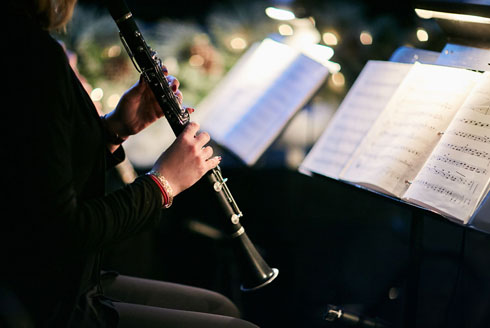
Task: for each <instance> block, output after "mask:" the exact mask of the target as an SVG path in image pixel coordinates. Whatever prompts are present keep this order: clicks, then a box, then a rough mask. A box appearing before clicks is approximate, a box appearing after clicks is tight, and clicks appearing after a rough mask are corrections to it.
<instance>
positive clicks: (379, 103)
mask: <svg viewBox="0 0 490 328" xmlns="http://www.w3.org/2000/svg"><path fill="white" fill-rule="evenodd" d="M411 67H412V64H402V63H396V62H387V61H368V62H367V63H366V65H365V66H364V68H363V70H362V71H361V73H360V74H359V76H358V77H357V79H356V81H355V82H354V84H353V85H352V87H351V89H350V90H349V92H348V94H347V96H346V97H345V99H344V100H343V101H342V103H341V105H340V106H339V108H338V109H337V112H336V113H335V115H334V117H333V118H332V120H331V122H330V123H329V124H328V127H327V129H326V130H325V131H324V132H323V134H322V135H321V137H320V138H319V139H318V141H317V142H316V143H315V145H314V147H313V148H312V149H311V151H310V152H309V153H308V155H307V156H306V158H305V160H304V161H303V163H302V164H301V166H300V171H302V172H315V173H318V174H322V175H325V176H328V177H331V178H334V179H338V177H339V174H340V172H341V171H342V169H343V168H344V166H345V165H346V164H347V162H348V160H349V159H350V157H351V156H352V154H353V153H354V151H355V149H356V148H357V146H358V145H359V144H360V142H361V141H362V138H364V136H365V135H366V133H367V132H368V131H369V129H370V128H371V125H372V124H373V122H374V121H375V120H376V118H377V117H378V115H379V113H380V112H381V111H382V110H383V109H384V107H385V106H386V104H387V103H388V101H389V100H390V98H391V96H392V95H393V93H394V92H395V90H396V88H397V87H398V86H399V85H400V83H401V81H402V80H403V78H404V77H405V76H406V74H407V73H408V71H409V69H410V68H411Z"/></svg>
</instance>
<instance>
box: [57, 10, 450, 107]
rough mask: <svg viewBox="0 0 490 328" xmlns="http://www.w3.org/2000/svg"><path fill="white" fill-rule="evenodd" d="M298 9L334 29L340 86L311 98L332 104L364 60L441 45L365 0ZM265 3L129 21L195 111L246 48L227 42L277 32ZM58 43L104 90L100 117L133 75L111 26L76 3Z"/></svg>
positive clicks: (412, 20)
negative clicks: (363, 37) (365, 36)
mask: <svg viewBox="0 0 490 328" xmlns="http://www.w3.org/2000/svg"><path fill="white" fill-rule="evenodd" d="M298 3H299V4H301V5H302V6H304V7H303V8H302V10H303V12H305V13H308V15H311V16H312V17H313V18H314V20H315V23H316V27H317V29H318V30H319V32H320V33H324V32H326V31H335V33H336V35H338V38H339V42H338V44H337V45H335V46H332V47H333V48H334V50H335V54H334V56H333V58H332V59H331V60H332V61H334V62H337V63H339V64H340V66H341V68H342V69H341V72H342V74H343V76H344V78H345V85H343V86H341V87H338V86H334V85H332V84H331V83H327V84H326V85H325V87H324V88H322V89H321V90H320V93H319V97H323V98H325V99H330V100H333V101H337V102H338V101H340V100H341V99H342V98H343V97H344V96H345V93H346V92H347V90H348V89H349V87H350V86H351V85H352V83H353V82H354V81H355V79H356V77H357V75H358V74H359V72H360V71H361V69H362V67H363V66H364V65H365V63H366V62H367V61H368V60H370V59H379V60H388V59H389V57H390V56H391V54H392V53H393V52H394V51H395V50H396V49H397V48H398V47H400V46H413V47H417V48H423V49H429V50H436V51H440V50H441V49H442V46H443V44H444V39H443V37H442V35H441V32H440V31H439V29H438V27H437V25H435V23H434V22H432V21H423V20H420V19H418V18H417V17H416V16H415V13H414V12H413V10H410V8H407V9H405V10H406V12H402V13H401V14H400V12H389V11H386V10H385V11H377V10H375V9H376V8H373V6H371V5H369V2H366V1H311V0H310V1H303V2H301V1H298ZM269 4H270V3H269V2H268V1H247V2H236V1H235V2H234V1H231V2H227V1H224V2H223V3H222V4H219V2H215V3H214V5H213V6H209V8H208V10H207V11H206V12H203V13H202V14H201V15H200V16H199V17H195V18H192V17H179V18H172V17H167V16H162V17H160V18H158V19H153V20H147V21H142V20H137V22H138V25H139V27H140V29H141V30H142V32H143V35H144V36H145V39H146V41H147V43H148V44H149V45H150V46H151V47H152V48H153V49H154V50H156V51H157V53H158V56H159V57H160V58H161V59H162V60H163V62H164V64H165V65H166V66H167V67H168V69H169V72H170V74H173V75H175V76H177V77H178V79H179V81H180V83H181V87H180V89H181V91H182V92H183V94H184V100H185V102H186V104H187V105H188V106H195V105H196V104H197V103H198V102H199V101H200V100H201V99H202V98H203V97H205V96H206V94H207V93H208V92H209V91H210V90H211V89H212V88H213V87H214V86H216V84H217V83H218V82H219V80H220V79H221V78H222V77H223V76H224V74H226V72H227V71H228V70H229V69H230V68H231V67H232V66H233V64H234V63H235V62H236V61H237V59H238V58H239V57H240V55H241V54H242V53H243V52H244V51H245V50H246V48H244V49H233V48H232V47H230V42H231V40H232V39H233V38H236V37H239V38H241V39H243V40H244V41H245V42H246V46H247V47H248V46H250V45H251V44H253V43H255V42H259V41H261V40H263V39H264V38H265V37H267V36H270V35H273V34H277V30H278V26H279V24H281V22H278V21H273V20H271V19H270V18H268V17H267V16H266V15H265V14H264V9H265V8H266V7H267V6H268V5H269ZM135 16H136V15H135ZM137 18H138V17H137ZM418 27H423V28H424V29H425V30H426V31H427V32H428V33H429V36H430V38H429V42H424V43H422V42H420V41H418V40H417V38H416V29H417V28H418ZM362 31H368V32H369V33H370V34H371V35H372V37H373V43H372V44H371V45H367V46H366V45H363V44H361V42H360V41H359V35H360V33H361V32H362ZM58 38H59V39H61V40H62V41H64V42H65V44H66V45H67V47H68V49H71V50H72V51H74V52H75V53H76V54H77V55H78V68H79V71H80V72H81V74H82V75H83V76H85V78H86V79H87V80H88V82H89V83H90V84H91V86H92V87H94V88H101V89H102V90H103V91H104V98H103V99H102V107H103V108H104V110H105V111H106V110H110V109H111V108H109V107H110V106H113V105H114V104H113V103H111V104H110V105H109V104H107V102H104V100H108V99H109V98H110V95H121V94H122V93H123V92H124V91H125V90H126V89H127V88H128V87H130V86H131V85H132V84H133V83H134V82H136V81H137V79H138V73H137V71H136V70H135V69H134V67H132V66H133V65H132V63H131V61H130V60H129V57H128V56H127V54H126V52H125V50H124V48H123V47H122V44H121V42H120V40H119V35H118V31H117V28H116V26H115V23H114V21H113V20H112V18H111V17H110V16H109V15H108V14H107V12H106V10H104V9H103V8H100V7H96V6H94V5H93V4H86V3H85V4H84V3H83V2H81V3H79V4H78V5H77V8H76V10H75V14H74V17H73V20H72V22H71V23H70V25H69V26H68V29H67V32H66V34H63V35H59V36H58ZM193 56H194V57H193ZM196 58H197V60H196ZM193 59H194V60H193Z"/></svg>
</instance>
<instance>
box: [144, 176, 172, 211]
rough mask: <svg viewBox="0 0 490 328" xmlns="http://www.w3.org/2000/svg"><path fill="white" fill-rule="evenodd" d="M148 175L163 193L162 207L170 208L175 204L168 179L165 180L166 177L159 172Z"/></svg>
mask: <svg viewBox="0 0 490 328" xmlns="http://www.w3.org/2000/svg"><path fill="white" fill-rule="evenodd" d="M147 175H149V176H150V177H151V178H152V180H153V181H155V183H156V184H157V186H158V187H159V188H160V191H161V192H162V197H163V205H162V207H164V208H169V207H170V206H171V205H172V202H173V191H172V187H171V186H170V184H169V183H168V181H167V179H165V177H164V176H163V175H161V174H160V173H159V172H157V171H151V172H148V173H147Z"/></svg>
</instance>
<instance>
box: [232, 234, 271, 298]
mask: <svg viewBox="0 0 490 328" xmlns="http://www.w3.org/2000/svg"><path fill="white" fill-rule="evenodd" d="M233 242H234V250H235V253H236V258H237V261H238V266H239V268H240V274H241V278H242V285H241V286H240V289H241V290H242V291H244V292H249V291H254V290H257V289H259V288H262V287H264V286H266V285H268V284H269V283H270V282H272V281H273V280H274V279H276V277H277V276H278V274H279V270H278V269H275V268H273V269H271V268H270V267H269V265H268V264H267V263H266V262H265V261H264V259H263V258H262V256H261V255H260V254H259V252H258V251H257V249H256V248H255V246H254V245H253V244H252V242H251V241H250V239H249V238H248V236H247V234H246V233H245V231H244V230H242V233H241V234H240V235H239V236H236V237H234V238H233Z"/></svg>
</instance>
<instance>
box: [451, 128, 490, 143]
mask: <svg viewBox="0 0 490 328" xmlns="http://www.w3.org/2000/svg"><path fill="white" fill-rule="evenodd" d="M447 133H450V134H452V135H455V136H458V137H461V138H465V139H469V140H474V141H479V142H483V143H490V136H487V135H483V136H481V135H477V134H473V133H469V132H463V131H456V130H451V131H448V132H447Z"/></svg>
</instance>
